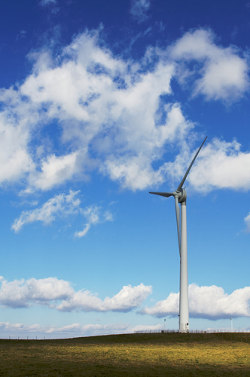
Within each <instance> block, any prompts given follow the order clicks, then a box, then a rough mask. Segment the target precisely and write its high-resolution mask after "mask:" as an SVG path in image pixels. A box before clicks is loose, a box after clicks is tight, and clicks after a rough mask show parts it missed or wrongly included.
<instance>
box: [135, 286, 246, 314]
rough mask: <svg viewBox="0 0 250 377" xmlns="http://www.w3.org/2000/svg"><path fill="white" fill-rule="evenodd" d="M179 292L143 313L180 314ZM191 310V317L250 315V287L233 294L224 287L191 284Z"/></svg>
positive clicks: (144, 310) (237, 290)
mask: <svg viewBox="0 0 250 377" xmlns="http://www.w3.org/2000/svg"><path fill="white" fill-rule="evenodd" d="M178 308H179V294H178V293H171V294H170V295H169V296H168V298H167V299H165V300H163V301H159V302H157V303H156V304H155V306H153V307H150V308H149V307H148V308H145V309H143V310H142V311H141V312H142V313H143V314H150V315H153V316H156V317H165V316H167V315H178ZM189 311H190V316H191V317H197V318H208V319H212V320H216V319H221V318H229V317H250V287H245V288H241V289H236V290H235V291H233V292H232V293H231V294H227V293H225V292H224V290H223V288H221V287H217V286H216V285H212V286H201V287H199V286H198V285H196V284H190V285H189Z"/></svg>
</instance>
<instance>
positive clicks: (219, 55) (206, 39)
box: [171, 29, 249, 101]
mask: <svg viewBox="0 0 250 377" xmlns="http://www.w3.org/2000/svg"><path fill="white" fill-rule="evenodd" d="M213 39H214V35H213V34H212V32H211V31H207V30H204V29H198V30H195V31H192V32H188V33H186V34H185V35H184V36H183V37H182V38H180V39H179V40H178V41H177V42H176V43H175V44H174V46H173V47H172V49H171V55H172V57H173V58H174V59H177V60H180V61H182V60H186V61H190V60H192V61H194V60H195V61H198V62H201V66H200V68H199V71H200V78H199V79H196V77H193V80H194V82H195V88H194V93H195V94H199V93H201V94H203V95H205V96H206V98H207V99H223V100H229V101H231V100H232V99H235V98H237V97H239V96H241V95H242V94H243V93H244V92H245V91H246V90H247V88H248V87H249V80H248V66H247V62H246V60H245V59H244V58H242V57H240V56H239V51H238V50H237V49H236V48H235V47H227V48H223V47H220V46H217V45H216V44H215V43H214V41H213ZM199 71H198V72H199ZM185 74H186V73H185ZM196 74H197V68H196V71H195V76H196ZM192 76H194V75H192Z"/></svg>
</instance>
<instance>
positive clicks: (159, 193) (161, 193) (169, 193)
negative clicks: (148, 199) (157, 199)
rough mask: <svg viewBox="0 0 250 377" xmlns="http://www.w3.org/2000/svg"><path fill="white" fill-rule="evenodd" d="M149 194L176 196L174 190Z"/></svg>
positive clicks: (167, 196) (166, 196)
mask: <svg viewBox="0 0 250 377" xmlns="http://www.w3.org/2000/svg"><path fill="white" fill-rule="evenodd" d="M149 194H154V195H160V196H165V198H169V197H170V196H174V194H173V193H172V192H150V193H149Z"/></svg>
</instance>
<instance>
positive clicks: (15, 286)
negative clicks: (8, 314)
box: [0, 277, 73, 308]
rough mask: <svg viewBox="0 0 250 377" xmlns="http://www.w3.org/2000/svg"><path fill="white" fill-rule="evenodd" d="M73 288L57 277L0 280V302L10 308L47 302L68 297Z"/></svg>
mask: <svg viewBox="0 0 250 377" xmlns="http://www.w3.org/2000/svg"><path fill="white" fill-rule="evenodd" d="M72 294H73V289H72V288H71V286H70V283H68V282H67V281H64V280H60V279H57V278H51V277H50V278H45V279H34V278H32V279H28V280H24V279H22V280H14V281H11V282H8V281H6V280H5V279H2V280H1V288H0V304H1V305H4V306H8V307H12V308H17V307H27V306H29V305H31V304H48V303H52V302H53V301H55V300H62V299H65V298H66V297H70V296H71V295H72Z"/></svg>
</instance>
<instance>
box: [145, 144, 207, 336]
mask: <svg viewBox="0 0 250 377" xmlns="http://www.w3.org/2000/svg"><path fill="white" fill-rule="evenodd" d="M206 139H207V137H205V139H204V140H203V142H202V144H201V146H200V148H199V149H198V151H197V152H196V154H195V156H194V158H193V160H192V161H191V164H190V165H189V167H188V169H187V171H186V173H185V175H184V177H183V178H182V180H181V183H180V184H179V186H178V187H177V189H176V191H174V192H150V194H154V195H160V196H165V197H166V198H169V197H170V196H173V197H174V199H175V212H176V222H177V234H178V243H179V253H180V296H179V332H184V333H186V332H188V331H189V311H188V272H187V215H186V201H187V193H186V190H185V189H184V188H182V186H183V185H184V182H185V180H186V178H187V176H188V173H189V172H190V170H191V168H192V166H193V163H194V161H195V159H196V157H197V156H198V154H199V152H200V150H201V148H202V146H203V144H204V143H205V141H206ZM179 203H180V204H181V223H180V208H179Z"/></svg>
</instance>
